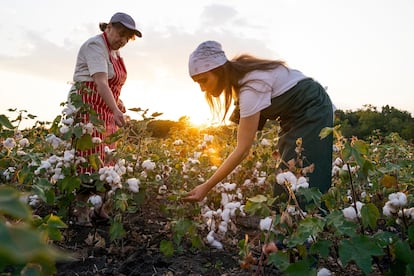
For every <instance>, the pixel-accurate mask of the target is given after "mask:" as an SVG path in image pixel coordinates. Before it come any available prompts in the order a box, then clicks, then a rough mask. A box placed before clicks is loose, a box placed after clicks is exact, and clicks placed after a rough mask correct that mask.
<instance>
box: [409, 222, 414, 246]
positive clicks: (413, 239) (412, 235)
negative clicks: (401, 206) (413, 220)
mask: <svg viewBox="0 0 414 276" xmlns="http://www.w3.org/2000/svg"><path fill="white" fill-rule="evenodd" d="M408 240H409V241H410V243H411V244H414V224H411V225H410V226H408Z"/></svg>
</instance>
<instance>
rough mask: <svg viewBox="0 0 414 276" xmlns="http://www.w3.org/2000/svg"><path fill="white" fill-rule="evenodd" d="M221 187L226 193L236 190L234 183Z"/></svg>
mask: <svg viewBox="0 0 414 276" xmlns="http://www.w3.org/2000/svg"><path fill="white" fill-rule="evenodd" d="M223 187H224V190H226V191H233V190H235V189H236V187H237V184H236V183H225V184H224V185H223Z"/></svg>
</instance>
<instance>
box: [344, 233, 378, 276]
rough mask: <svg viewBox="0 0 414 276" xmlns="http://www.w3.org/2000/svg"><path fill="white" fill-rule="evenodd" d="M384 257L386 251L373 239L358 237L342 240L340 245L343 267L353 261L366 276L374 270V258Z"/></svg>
mask: <svg viewBox="0 0 414 276" xmlns="http://www.w3.org/2000/svg"><path fill="white" fill-rule="evenodd" d="M381 255H384V251H383V250H382V248H381V247H380V246H379V245H378V244H377V241H376V240H375V239H373V238H370V237H366V236H357V237H353V238H351V239H349V240H342V241H341V242H340V244H339V258H340V260H341V262H342V264H343V265H346V264H347V263H348V262H349V261H351V260H353V261H355V263H356V264H357V265H358V266H359V267H360V268H361V269H362V271H363V272H364V273H365V274H367V275H368V274H369V273H370V272H371V270H372V256H381Z"/></svg>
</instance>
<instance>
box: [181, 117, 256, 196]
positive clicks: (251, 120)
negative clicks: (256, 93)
mask: <svg viewBox="0 0 414 276" xmlns="http://www.w3.org/2000/svg"><path fill="white" fill-rule="evenodd" d="M259 118H260V112H257V113H256V114H254V115H252V116H249V117H246V118H241V119H240V124H239V128H238V131H237V145H236V148H235V149H234V150H233V152H232V153H231V154H230V155H229V156H228V157H227V158H226V160H225V161H224V162H223V164H222V165H221V166H220V167H219V168H218V169H217V171H216V172H215V173H214V174H213V175H212V176H211V177H210V179H208V180H207V181H206V182H204V183H203V184H201V185H200V186H198V187H196V188H195V189H194V190H193V191H191V192H190V193H189V194H188V196H187V197H186V198H185V200H187V201H201V200H203V198H204V197H205V196H206V194H207V193H208V192H209V191H210V190H211V189H212V188H213V187H214V186H216V185H217V183H219V182H220V181H222V180H223V179H224V178H225V177H226V176H227V175H229V174H230V173H231V172H232V171H233V170H234V169H235V168H236V167H237V166H238V165H239V164H240V163H241V162H242V161H243V160H244V159H245V158H246V157H247V155H248V154H249V151H250V148H251V146H252V144H253V141H254V139H255V137H256V131H257V126H258V124H259Z"/></svg>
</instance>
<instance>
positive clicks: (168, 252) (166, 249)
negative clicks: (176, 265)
mask: <svg viewBox="0 0 414 276" xmlns="http://www.w3.org/2000/svg"><path fill="white" fill-rule="evenodd" d="M160 251H161V253H162V254H164V256H166V257H171V256H172V255H174V245H173V243H172V242H171V241H166V240H162V241H161V243H160Z"/></svg>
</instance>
